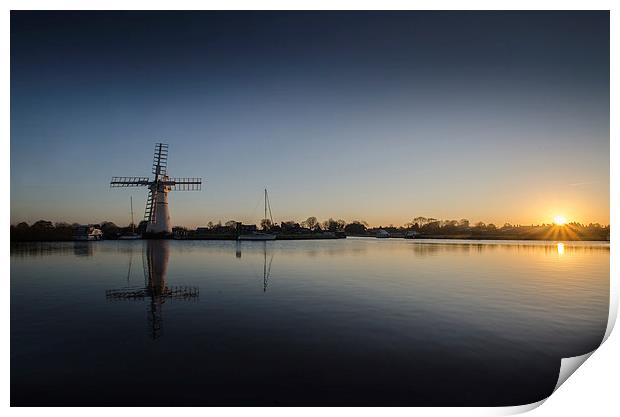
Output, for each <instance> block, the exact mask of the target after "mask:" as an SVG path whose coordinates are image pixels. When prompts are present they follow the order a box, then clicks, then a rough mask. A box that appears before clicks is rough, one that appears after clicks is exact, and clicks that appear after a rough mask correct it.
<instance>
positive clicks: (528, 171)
mask: <svg viewBox="0 0 620 417" xmlns="http://www.w3.org/2000/svg"><path fill="white" fill-rule="evenodd" d="M609 122H610V120H609V13H608V12H593V11H590V12H63V11H60V12H19V11H18V12H16V11H13V12H11V222H12V223H17V222H20V221H27V222H29V223H32V222H34V221H36V220H39V219H46V220H51V221H55V222H56V221H68V222H79V223H95V222H101V221H104V220H109V221H113V222H115V223H117V224H119V225H126V224H128V223H129V222H130V214H129V197H130V196H132V197H133V202H134V211H135V213H136V217H137V218H139V217H140V216H142V214H143V213H144V205H145V202H146V197H147V189H146V188H130V189H110V188H109V182H110V179H111V177H112V176H147V175H149V174H150V172H151V165H152V158H153V148H154V144H155V143H156V142H165V143H168V144H169V145H170V148H169V149H170V152H169V159H168V172H169V174H170V175H171V176H173V177H202V178H203V187H202V191H200V192H175V191H173V192H171V193H170V195H169V202H170V213H171V218H172V223H173V224H174V225H183V226H191V227H193V226H200V225H205V224H206V223H207V222H209V221H213V222H217V221H218V220H221V221H222V222H226V221H227V220H231V219H235V220H239V221H244V222H248V223H258V222H259V221H260V219H261V218H262V217H263V206H262V197H263V189H264V188H265V187H266V188H267V189H268V190H269V196H270V201H271V207H272V211H273V216H274V220H275V221H276V222H280V221H286V220H291V219H295V220H297V221H301V220H303V219H305V218H307V217H309V216H316V217H317V218H319V219H320V220H323V219H327V218H329V217H333V218H336V219H344V220H346V221H352V220H354V219H357V220H365V221H367V222H368V223H370V224H371V225H390V224H394V225H402V224H404V223H406V222H408V221H410V220H411V219H413V218H414V217H417V216H425V217H434V218H438V219H461V218H467V219H469V220H470V221H472V222H476V221H484V222H486V223H495V224H498V225H502V224H504V223H505V222H509V223H512V224H532V223H534V224H538V223H550V222H552V220H553V217H554V216H555V215H564V216H566V217H567V218H568V220H569V221H573V220H574V221H579V222H582V223H590V222H598V223H601V224H608V223H609V140H610V137H609Z"/></svg>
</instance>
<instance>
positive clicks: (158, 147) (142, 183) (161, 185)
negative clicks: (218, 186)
mask: <svg viewBox="0 0 620 417" xmlns="http://www.w3.org/2000/svg"><path fill="white" fill-rule="evenodd" d="M167 165H168V144H166V143H157V144H155V156H154V157H153V174H154V175H155V179H153V180H152V181H151V180H149V178H148V177H112V181H111V182H110V187H112V188H116V187H148V188H149V196H148V199H147V200H146V209H145V210H144V220H145V221H146V222H147V226H146V233H147V234H157V235H160V234H170V233H172V225H171V224H170V211H169V209H168V193H169V192H170V191H200V189H201V186H202V179H201V178H170V177H169V176H168V173H167Z"/></svg>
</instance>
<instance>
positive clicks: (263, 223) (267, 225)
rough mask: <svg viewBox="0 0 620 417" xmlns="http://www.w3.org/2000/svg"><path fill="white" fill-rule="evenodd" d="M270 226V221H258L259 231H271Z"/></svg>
mask: <svg viewBox="0 0 620 417" xmlns="http://www.w3.org/2000/svg"><path fill="white" fill-rule="evenodd" d="M271 226H272V224H271V220H270V219H261V221H260V227H261V229H263V230H265V231H267V230H269V229H271Z"/></svg>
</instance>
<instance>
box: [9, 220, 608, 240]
mask: <svg viewBox="0 0 620 417" xmlns="http://www.w3.org/2000/svg"><path fill="white" fill-rule="evenodd" d="M239 224H240V222H237V221H235V220H229V221H227V222H225V223H224V224H222V222H221V221H220V222H218V223H213V222H208V223H207V226H206V227H205V228H202V229H204V230H206V231H207V233H209V232H211V233H214V234H218V233H219V234H226V233H231V232H232V231H234V230H235V228H237V227H238V225H239ZM77 226H80V225H79V224H78V223H72V224H70V223H66V222H58V223H52V222H50V221H47V220H39V221H37V222H34V223H33V224H32V225H29V224H28V223H26V222H21V223H18V224H17V225H11V240H13V241H44V240H48V241H51V240H60V241H62V240H72V239H73V230H74V228H75V227H77ZM94 226H95V227H97V228H98V229H100V230H101V231H102V232H103V237H104V239H115V238H118V236H120V235H121V234H123V233H127V232H129V231H131V230H132V225H128V226H125V227H121V226H117V225H116V224H114V223H113V222H110V221H104V222H102V223H99V224H96V225H94ZM246 226H247V225H246ZM249 226H251V227H255V228H256V229H257V230H262V231H265V232H270V233H282V234H303V233H321V232H338V233H345V234H346V235H348V236H374V235H375V234H376V232H377V231H378V230H381V229H383V230H386V231H387V232H388V233H390V234H391V235H393V236H394V237H399V236H401V235H404V234H405V233H407V232H415V234H416V236H418V237H420V238H487V239H492V238H496V239H546V240H554V239H555V240H558V239H565V240H608V239H609V230H610V228H609V225H606V226H605V225H601V224H599V223H590V224H587V225H586V224H581V223H578V222H572V223H568V224H566V225H563V226H557V225H554V224H541V225H529V226H528V225H512V224H510V223H504V224H503V225H502V226H497V225H495V224H493V223H488V224H487V223H484V222H475V223H473V224H472V223H470V221H469V220H467V219H460V220H439V219H436V218H433V217H422V216H418V217H414V218H413V219H412V220H411V221H409V222H407V223H405V224H404V225H402V226H394V225H389V226H378V227H370V226H369V224H368V223H367V222H365V221H363V220H352V221H350V222H348V223H347V222H346V221H345V220H342V219H333V218H331V217H330V218H329V219H327V220H324V221H319V220H318V219H317V218H316V217H314V216H310V217H308V218H306V219H305V220H303V221H301V222H297V221H295V220H287V221H283V222H280V223H279V224H278V223H274V224H272V222H271V220H270V219H262V220H261V221H260V223H259V225H258V226H257V225H249ZM175 229H177V230H178V229H181V230H187V229H186V228H183V227H176V228H175ZM145 230H146V222H145V221H141V222H140V224H139V225H138V226H137V230H136V231H137V232H139V233H142V232H144V231H145Z"/></svg>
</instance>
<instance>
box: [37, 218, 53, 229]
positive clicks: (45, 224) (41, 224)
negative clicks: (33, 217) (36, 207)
mask: <svg viewBox="0 0 620 417" xmlns="http://www.w3.org/2000/svg"><path fill="white" fill-rule="evenodd" d="M53 228H54V225H53V224H52V222H50V221H47V220H39V221H36V222H34V224H33V225H32V229H34V230H51V229H53Z"/></svg>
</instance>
